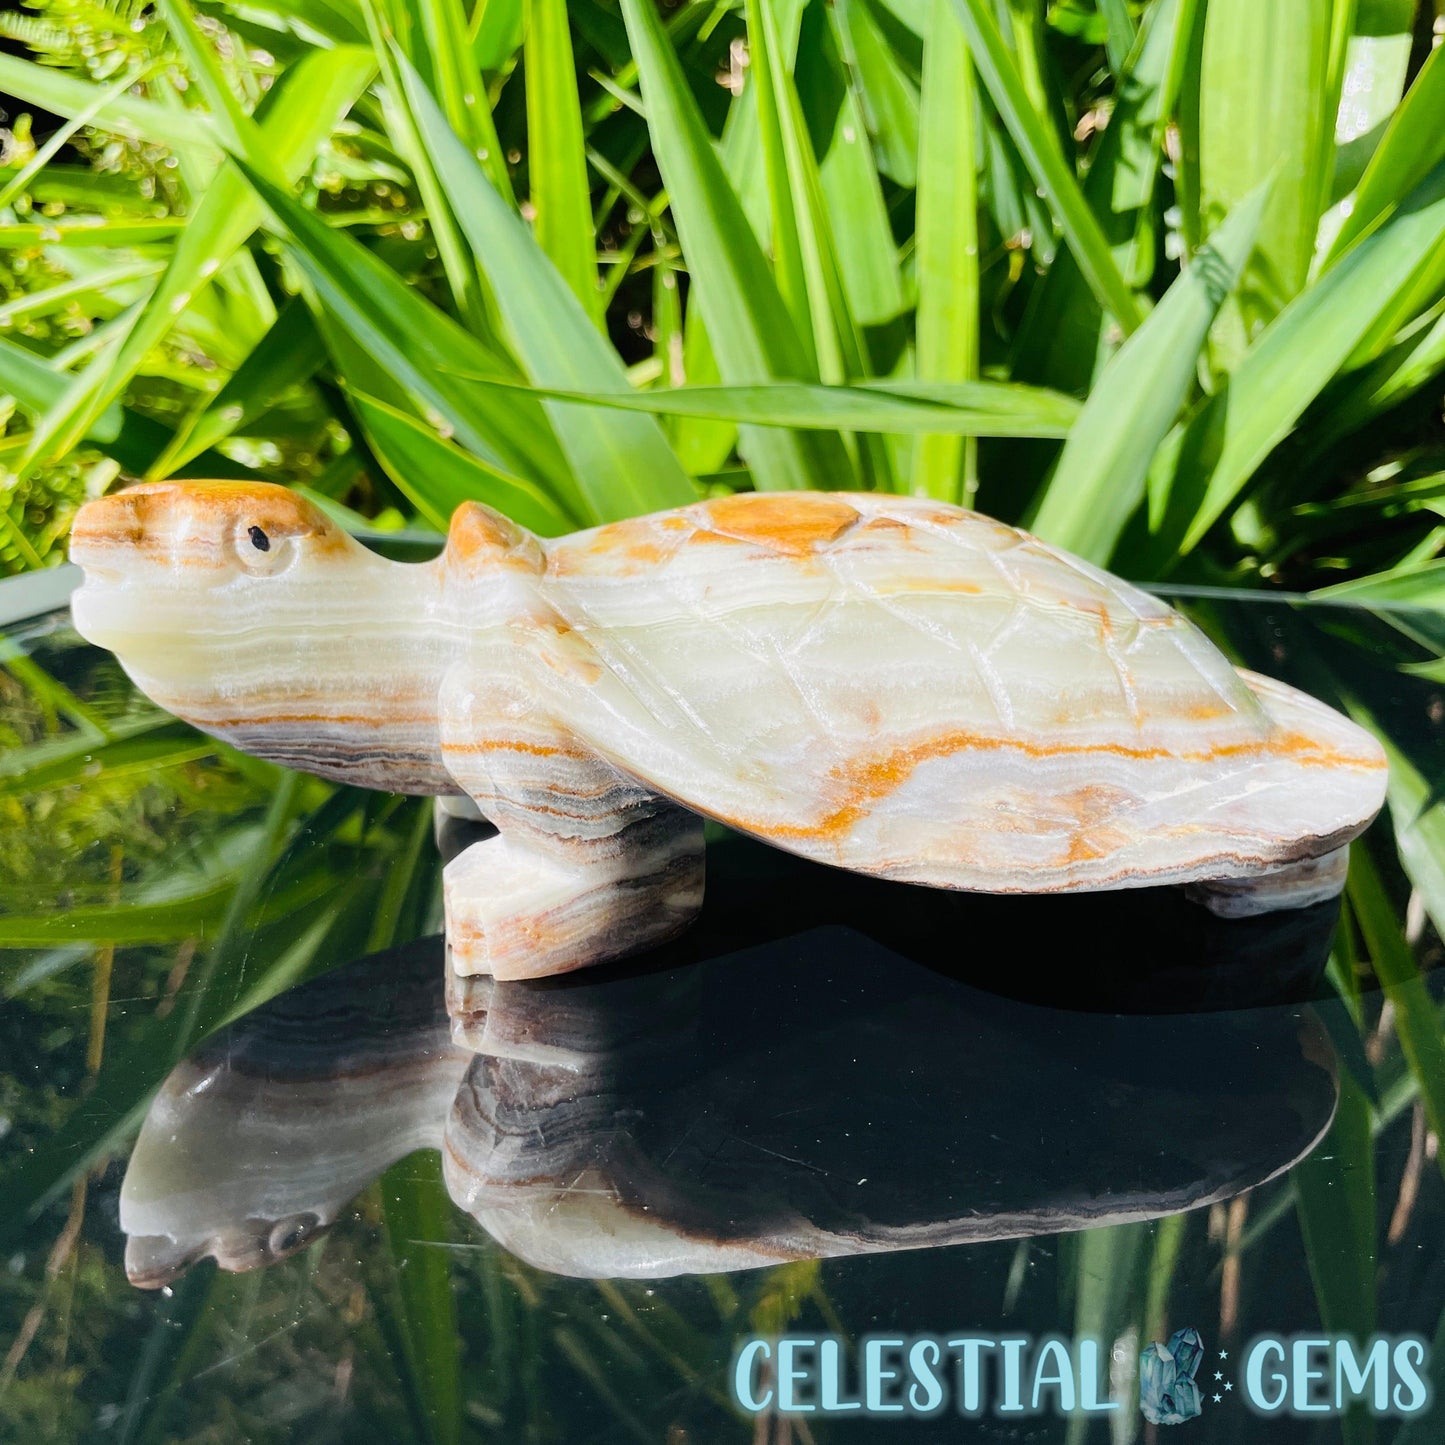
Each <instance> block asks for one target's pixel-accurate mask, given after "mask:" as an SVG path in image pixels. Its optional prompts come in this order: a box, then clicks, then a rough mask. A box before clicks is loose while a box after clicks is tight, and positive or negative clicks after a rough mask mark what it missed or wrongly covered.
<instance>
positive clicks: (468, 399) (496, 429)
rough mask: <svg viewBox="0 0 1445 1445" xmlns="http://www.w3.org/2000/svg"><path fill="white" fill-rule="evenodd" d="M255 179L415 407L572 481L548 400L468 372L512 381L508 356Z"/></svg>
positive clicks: (346, 323)
mask: <svg viewBox="0 0 1445 1445" xmlns="http://www.w3.org/2000/svg"><path fill="white" fill-rule="evenodd" d="M242 168H243V169H244V163H242ZM248 179H249V180H250V182H251V184H252V185H253V186H254V187H255V188H256V190H257V191H258V192H259V193H260V195H261V198H262V199H263V200H264V201H265V202H266V205H267V206H268V207H269V209H270V210H271V211H272V213H273V214H274V215H275V217H276V219H277V220H278V221H279V223H280V224H281V225H282V226H283V227H284V228H285V230H286V231H287V232H288V233H289V234H290V236H291V238H292V240H293V242H294V246H293V248H292V252H291V254H292V255H293V256H294V257H295V258H296V262H297V265H298V266H299V267H300V268H301V270H302V272H303V273H304V274H305V276H306V278H307V280H308V281H309V282H310V283H311V285H312V286H313V287H314V288H315V291H316V295H317V298H318V300H319V301H320V303H321V305H322V306H323V307H324V308H325V312H326V314H327V315H328V316H329V317H330V318H332V320H333V321H334V322H335V324H336V325H338V326H339V327H341V328H342V329H343V330H344V331H345V332H346V333H348V334H349V335H350V336H351V338H352V339H353V341H354V343H355V345H356V347H357V348H358V349H359V350H360V351H361V352H362V353H364V354H365V356H366V357H367V358H368V359H369V361H370V362H371V363H372V365H373V366H374V367H375V368H376V369H377V370H379V371H380V372H382V373H384V374H385V375H386V376H387V377H388V378H389V380H390V381H391V383H392V384H393V385H394V386H395V387H397V388H398V389H399V390H400V391H401V392H402V393H403V394H404V395H405V396H406V397H407V398H408V399H409V400H410V401H411V402H413V403H414V404H415V406H416V408H417V410H419V411H420V412H421V413H422V414H423V415H434V416H435V418H436V419H437V420H438V421H439V422H440V423H441V424H442V425H444V426H446V427H449V428H450V430H451V433H452V435H454V436H455V437H457V439H458V440H459V441H461V442H462V443H463V445H465V446H466V448H467V449H468V450H469V451H471V452H473V453H474V454H475V455H476V456H478V457H480V458H481V459H482V460H483V461H486V462H488V463H490V464H491V465H492V466H495V467H497V468H499V469H500V470H502V471H504V472H509V473H512V474H513V475H516V476H521V477H526V478H527V479H529V480H531V481H534V482H537V483H539V484H542V485H548V486H549V487H550V488H551V489H552V490H554V491H556V490H557V489H558V487H559V486H560V487H563V488H570V486H571V485H572V484H571V480H570V472H569V471H568V469H567V467H566V464H565V462H564V461H563V460H562V458H561V455H560V453H559V452H558V450H557V448H556V440H555V438H554V437H553V435H552V432H551V428H550V426H549V425H548V423H547V420H546V417H545V416H544V415H543V413H542V411H541V408H540V406H538V405H536V404H535V403H531V402H530V400H527V399H522V398H519V397H517V396H516V395H515V393H513V394H512V395H510V396H505V395H503V394H499V393H497V392H495V391H488V390H487V389H485V388H483V387H480V386H475V385H472V384H470V383H468V382H466V381H464V380H462V379H460V377H461V376H465V375H466V374H468V373H470V374H472V375H479V376H483V377H489V378H493V379H496V380H504V381H511V380H514V379H515V376H516V373H515V371H514V370H513V369H512V367H511V366H510V364H509V363H508V362H506V361H503V360H501V359H499V358H498V357H497V356H495V355H494V354H493V353H491V352H489V351H488V350H486V348H485V347H483V346H482V345H481V343H480V342H478V341H477V340H476V339H475V338H473V337H471V336H469V335H468V334H467V333H466V332H465V331H463V330H462V329H461V327H459V326H458V325H457V324H456V323H455V322H454V321H452V320H451V318H450V317H448V316H446V315H445V314H444V313H443V312H441V311H438V310H437V309H436V308H435V307H434V306H432V305H431V304H430V303H429V302H427V301H426V300H424V299H423V298H422V296H421V295H420V294H419V293H418V292H416V291H415V290H413V289H412V288H411V287H409V286H408V285H407V284H406V283H405V282H404V281H403V280H402V279H401V278H400V277H399V276H398V275H397V274H396V272H394V271H392V270H391V268H390V267H388V266H386V265H385V264H384V263H383V262H382V261H380V260H379V259H378V258H377V257H376V256H374V255H373V254H372V253H371V252H370V251H368V250H367V249H366V248H365V247H364V246H362V245H361V244H360V243H358V242H357V241H354V240H352V239H351V238H350V237H348V236H345V235H342V234H340V233H338V232H336V231H334V230H332V229H331V227H329V226H327V225H326V224H325V223H324V222H323V221H321V220H320V219H319V218H318V217H317V216H316V215H314V214H313V213H312V212H311V211H309V210H307V209H306V208H305V207H304V206H302V205H300V204H299V203H298V202H297V201H295V200H293V199H292V197H291V196H290V195H288V194H287V193H285V192H284V191H281V190H279V189H278V188H277V187H276V186H274V185H272V184H271V182H270V181H269V180H267V179H266V178H265V177H263V176H260V175H256V174H251V175H249V176H248ZM344 369H345V368H344V364H343V370H344ZM559 495H565V491H564V492H561V493H559Z"/></svg>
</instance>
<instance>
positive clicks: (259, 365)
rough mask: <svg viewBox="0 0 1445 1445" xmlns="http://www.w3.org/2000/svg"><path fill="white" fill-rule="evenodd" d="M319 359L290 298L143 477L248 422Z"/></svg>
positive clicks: (312, 332)
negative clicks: (262, 334)
mask: <svg viewBox="0 0 1445 1445" xmlns="http://www.w3.org/2000/svg"><path fill="white" fill-rule="evenodd" d="M325 358H326V347H325V345H324V343H323V342H322V340H321V337H320V335H319V334H318V333H317V330H316V326H315V323H314V322H313V321H312V320H311V313H310V312H309V311H308V310H307V308H306V303H305V302H304V301H302V300H301V299H300V298H299V297H295V298H293V299H292V300H291V301H288V302H287V303H286V305H285V306H284V307H283V308H282V309H281V312H280V314H279V315H278V316H277V318H276V320H275V321H274V322H273V323H272V325H271V327H270V328H269V329H268V330H267V332H266V334H265V335H264V336H263V337H262V338H261V340H260V341H259V342H258V343H257V345H256V346H255V347H254V349H253V350H252V351H251V354H250V355H249V356H248V357H247V358H246V360H245V361H244V362H242V363H241V365H240V366H239V367H238V368H237V370H236V371H235V373H234V374H233V375H232V376H231V378H230V379H229V380H228V381H227V382H226V384H225V385H224V386H223V387H222V388H221V389H220V391H218V392H217V393H216V394H215V396H213V397H212V398H211V400H210V401H209V402H208V403H207V404H206V405H205V406H204V407H203V408H202V409H201V410H200V411H199V412H197V413H196V414H195V415H194V416H193V417H191V418H190V419H189V421H188V422H187V423H186V424H185V425H184V426H182V427H181V428H180V429H178V430H177V432H176V435H175V437H174V438H173V440H172V441H171V442H170V444H169V445H168V446H167V447H166V448H165V450H164V451H163V452H162V453H161V455H160V456H159V457H157V458H156V460H155V461H154V462H153V463H152V464H151V466H150V467H148V468H147V469H146V474H145V475H146V478H147V480H155V479H157V478H161V477H167V476H169V475H170V474H171V473H172V472H174V471H175V470H176V468H177V467H181V466H184V465H185V464H186V463H187V462H188V461H190V460H191V459H192V458H193V457H195V456H198V455H199V454H200V453H201V452H203V451H205V450H206V449H207V448H208V447H213V446H215V445H216V444H217V443H218V442H221V441H224V440H225V439H226V438H227V437H228V436H231V435H232V434H233V433H234V432H237V431H239V430H241V429H242V428H243V427H246V426H248V425H249V424H250V423H251V422H253V421H255V420H256V418H257V417H259V416H261V415H262V414H263V413H264V412H266V411H267V410H268V409H269V408H270V407H272V406H274V405H275V404H276V402H277V401H279V400H280V398H281V397H282V396H284V395H285V393H286V392H287V391H289V390H290V389H291V388H292V387H293V386H299V385H300V384H301V383H303V382H305V381H307V380H309V379H310V377H311V376H313V375H314V374H315V372H316V369H317V367H319V366H320V365H321V363H322V362H323V361H324V360H325Z"/></svg>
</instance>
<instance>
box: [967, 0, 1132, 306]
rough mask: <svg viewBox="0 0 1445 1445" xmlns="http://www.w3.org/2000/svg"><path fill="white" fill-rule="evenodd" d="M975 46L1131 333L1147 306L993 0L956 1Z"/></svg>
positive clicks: (1022, 147) (1080, 252)
mask: <svg viewBox="0 0 1445 1445" xmlns="http://www.w3.org/2000/svg"><path fill="white" fill-rule="evenodd" d="M953 7H954V11H955V13H956V15H957V16H958V20H959V23H960V24H961V25H962V26H963V29H964V34H965V35H967V37H968V42H969V49H970V51H971V53H972V55H973V62H974V65H975V67H976V68H977V70H978V74H979V78H980V79H981V80H982V81H983V84H984V86H985V87H986V89H987V90H988V93H989V95H990V96H991V97H992V99H993V103H994V105H995V106H996V107H997V109H998V112H999V115H1000V116H1001V117H1002V118H1003V122H1004V124H1005V125H1006V126H1007V127H1008V133H1009V135H1010V136H1011V137H1012V139H1013V143H1014V145H1016V146H1017V147H1018V150H1019V154H1020V155H1021V156H1022V157H1023V160H1024V164H1025V165H1026V166H1027V167H1028V170H1029V174H1030V175H1031V176H1032V177H1033V178H1034V182H1035V184H1037V185H1038V187H1039V188H1040V190H1042V191H1043V193H1044V196H1045V198H1046V199H1047V201H1048V203H1049V205H1050V207H1051V208H1052V209H1053V212H1054V215H1055V216H1056V217H1057V219H1058V223H1059V228H1060V230H1061V231H1062V232H1063V235H1064V240H1065V242H1066V243H1067V244H1068V247H1069V249H1070V250H1071V251H1072V252H1073V254H1074V259H1075V260H1076V261H1077V262H1078V263H1079V269H1080V270H1081V271H1083V273H1084V275H1085V277H1086V278H1087V279H1088V282H1089V285H1090V286H1091V287H1092V288H1093V291H1094V294H1095V295H1096V296H1097V297H1098V298H1099V304H1100V305H1101V306H1102V307H1103V308H1104V309H1105V310H1106V311H1107V312H1109V314H1110V315H1111V316H1112V317H1113V318H1114V320H1115V321H1117V322H1118V324H1119V325H1120V327H1122V328H1123V330H1124V331H1125V332H1130V331H1133V330H1134V329H1135V327H1137V326H1138V325H1139V323H1140V322H1141V321H1142V320H1143V319H1144V315H1143V308H1142V307H1141V306H1140V304H1139V299H1138V297H1137V296H1135V294H1134V292H1133V291H1131V290H1130V289H1129V287H1128V285H1127V284H1126V282H1125V281H1124V278H1123V276H1122V275H1120V273H1119V267H1118V266H1117V264H1115V261H1114V257H1113V253H1112V252H1111V251H1110V249H1109V243H1108V240H1107V238H1106V237H1105V235H1104V233H1103V230H1102V229H1101V228H1100V226H1099V222H1098V218H1097V217H1096V216H1095V215H1094V213H1093V211H1091V210H1090V209H1089V204H1088V202H1087V201H1086V200H1085V199H1084V193H1083V191H1082V190H1080V188H1079V182H1078V180H1077V178H1076V177H1075V175H1074V173H1073V171H1072V170H1071V169H1070V168H1069V167H1068V165H1067V164H1066V163H1065V161H1064V158H1063V156H1062V155H1061V154H1060V153H1059V147H1058V144H1057V142H1056V141H1055V140H1054V137H1053V135H1052V134H1051V133H1050V129H1049V125H1048V122H1047V121H1046V120H1045V119H1044V118H1043V116H1041V115H1040V114H1039V112H1038V110H1037V109H1036V108H1035V106H1034V104H1033V102H1032V101H1031V100H1030V98H1029V95H1028V92H1027V91H1026V90H1025V88H1024V83H1023V80H1022V78H1021V77H1020V75H1019V72H1018V68H1017V66H1016V65H1015V64H1014V59H1013V56H1012V54H1011V53H1010V51H1009V48H1008V45H1007V43H1006V42H1005V40H1004V38H1003V35H1002V34H1001V33H1000V31H999V28H998V22H997V20H996V19H995V17H994V10H993V6H992V4H991V0H953Z"/></svg>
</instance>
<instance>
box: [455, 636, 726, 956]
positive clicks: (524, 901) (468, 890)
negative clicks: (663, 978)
mask: <svg viewBox="0 0 1445 1445" xmlns="http://www.w3.org/2000/svg"><path fill="white" fill-rule="evenodd" d="M515 660H516V659H515V655H513V658H512V661H513V662H514V663H515ZM480 661H481V660H480V659H479V658H478V657H477V656H476V655H473V657H472V658H470V659H469V660H468V662H467V664H466V665H465V666H464V667H459V668H457V669H455V670H454V671H453V673H452V674H451V675H450V676H449V677H448V679H447V681H446V683H445V684H444V685H443V688H442V695H441V732H442V752H443V756H444V757H445V759H446V763H447V767H448V769H449V770H450V772H451V773H452V775H453V777H454V778H455V779H456V781H457V783H458V784H459V785H460V786H461V787H462V788H463V789H464V790H465V791H466V792H467V793H468V794H469V795H470V796H471V797H472V798H473V799H474V800H475V801H476V804H477V806H478V808H479V809H480V810H481V812H482V814H483V816H484V817H486V818H487V819H488V820H489V821H490V822H492V823H494V824H496V826H497V829H498V831H499V833H500V837H496V838H486V839H483V840H481V841H479V842H476V843H473V844H472V845H471V846H470V847H468V848H467V849H465V850H464V851H463V852H462V853H460V854H458V855H457V856H456V857H455V858H453V859H452V861H451V862H450V863H448V864H447V867H446V871H445V874H444V881H443V891H444V900H445V907H446V927H447V942H448V944H449V945H450V950H451V959H452V967H453V969H454V970H455V971H456V972H457V973H458V974H461V975H469V974H491V975H493V976H494V977H496V978H499V979H508V978H537V977H542V976H544V975H548V974H554V973H566V972H568V971H569V970H571V969H576V968H586V967H588V966H589V965H591V964H595V963H605V962H607V961H608V960H611V959H616V958H622V957H626V956H627V955H630V954H633V953H636V952H638V951H639V950H641V949H644V948H648V947H651V946H652V945H654V944H658V943H661V942H663V941H664V940H666V939H669V938H672V937H674V936H675V935H676V934H678V933H681V932H682V931H683V929H685V928H686V927H687V926H688V925H689V924H690V923H691V922H692V920H693V918H694V917H695V916H696V914H697V911H698V909H699V908H700V907H701V906H702V894H703V833H702V820H701V819H700V818H699V817H697V816H696V815H695V814H693V813H690V812H688V811H687V810H686V809H684V808H680V807H678V806H677V805H676V804H675V803H672V802H670V801H668V800H667V799H665V798H662V797H661V796H659V795H658V794H656V793H654V792H651V791H650V790H648V789H647V788H645V787H643V786H642V785H641V784H639V783H637V782H636V781H634V780H633V779H631V778H629V777H627V776H626V775H625V774H623V773H621V772H619V771H618V770H617V769H616V768H614V767H613V766H612V765H611V764H609V763H607V762H606V761H604V760H603V759H602V758H600V757H598V756H597V755H596V754H595V753H594V752H592V751H591V750H590V749H589V748H587V746H586V745H585V744H584V743H582V742H581V741H580V740H579V739H577V738H576V737H575V736H574V735H573V734H572V733H571V732H569V731H568V729H566V728H565V727H563V726H561V725H560V724H559V723H557V722H555V721H554V720H553V719H551V718H550V717H549V716H547V715H546V714H545V712H544V711H543V709H541V708H540V707H539V706H538V704H537V695H536V693H535V692H534V691H533V690H532V689H529V688H526V687H524V686H523V685H522V683H521V681H520V679H519V678H518V676H517V673H516V671H515V670H514V669H513V668H509V667H507V666H505V664H503V665H502V666H500V667H498V668H497V669H496V670H495V671H494V670H492V669H489V668H487V667H485V666H484V665H479V662H480ZM498 661H499V662H502V659H501V658H500V657H499V658H498Z"/></svg>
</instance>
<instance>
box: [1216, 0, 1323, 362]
mask: <svg viewBox="0 0 1445 1445" xmlns="http://www.w3.org/2000/svg"><path fill="white" fill-rule="evenodd" d="M1331 18H1332V6H1331V4H1330V3H1329V0H1270V3H1269V4H1267V5H1261V4H1259V3H1258V0H1209V5H1208V8H1207V10H1206V12H1205V22H1204V48H1203V55H1202V58H1201V62H1200V67H1201V68H1200V78H1199V184H1200V208H1201V223H1202V227H1203V233H1204V235H1205V236H1208V235H1209V233H1210V232H1211V231H1212V230H1213V229H1214V227H1215V226H1217V225H1218V224H1219V222H1220V221H1221V220H1222V219H1223V217H1224V216H1225V215H1227V214H1229V213H1230V212H1232V211H1233V210H1234V209H1235V208H1236V207H1237V206H1238V205H1239V204H1240V203H1241V202H1242V201H1243V200H1244V198H1245V197H1246V196H1248V195H1250V194H1251V193H1252V192H1253V191H1255V190H1256V189H1257V188H1258V187H1259V186H1261V185H1262V184H1264V183H1265V182H1266V181H1271V180H1272V181H1273V186H1272V188H1271V191H1270V202H1269V206H1268V209H1267V210H1266V212H1265V218H1264V222H1263V224H1262V225H1261V227H1260V237H1259V246H1258V251H1257V254H1256V257H1255V259H1254V261H1253V262H1252V263H1251V265H1250V267H1249V269H1248V271H1247V272H1246V275H1245V282H1244V285H1243V287H1242V288H1241V292H1240V296H1239V299H1238V301H1237V302H1232V303H1231V304H1229V305H1227V306H1226V307H1225V308H1224V314H1223V315H1222V316H1221V318H1220V324H1219V326H1218V327H1217V328H1216V332H1215V343H1216V344H1215V347H1214V352H1213V354H1214V358H1215V362H1216V365H1217V366H1219V367H1220V368H1221V369H1222V370H1225V371H1231V370H1233V369H1234V368H1235V367H1236V366H1237V365H1238V363H1239V360H1240V358H1241V357H1242V356H1243V354H1244V352H1245V350H1246V349H1247V347H1248V345H1249V341H1250V338H1251V337H1252V336H1253V335H1254V333H1255V331H1256V330H1257V329H1258V328H1259V327H1260V326H1261V325H1262V324H1264V323H1267V322H1268V321H1270V320H1271V319H1272V318H1273V317H1274V316H1275V315H1276V314H1277V313H1278V312H1279V311H1280V310H1282V309H1283V307H1284V306H1285V305H1286V304H1287V303H1288V302H1289V301H1290V299H1291V298H1292V297H1294V296H1295V295H1297V294H1298V293H1299V291H1300V290H1301V288H1302V287H1303V286H1304V283H1305V278H1306V277H1307V276H1308V274H1309V266H1310V258H1311V256H1312V255H1313V254H1314V243H1315V232H1316V230H1317V228H1318V225H1319V219H1320V212H1321V210H1322V202H1323V198H1324V194H1325V186H1326V181H1327V178H1328V176H1329V174H1330V172H1329V170H1328V169H1325V167H1326V163H1327V161H1328V164H1329V165H1330V166H1331V167H1332V166H1333V149H1332V147H1333V139H1334V111H1333V110H1331V109H1330V107H1329V103H1328V96H1329V93H1330V61H1331Z"/></svg>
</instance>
